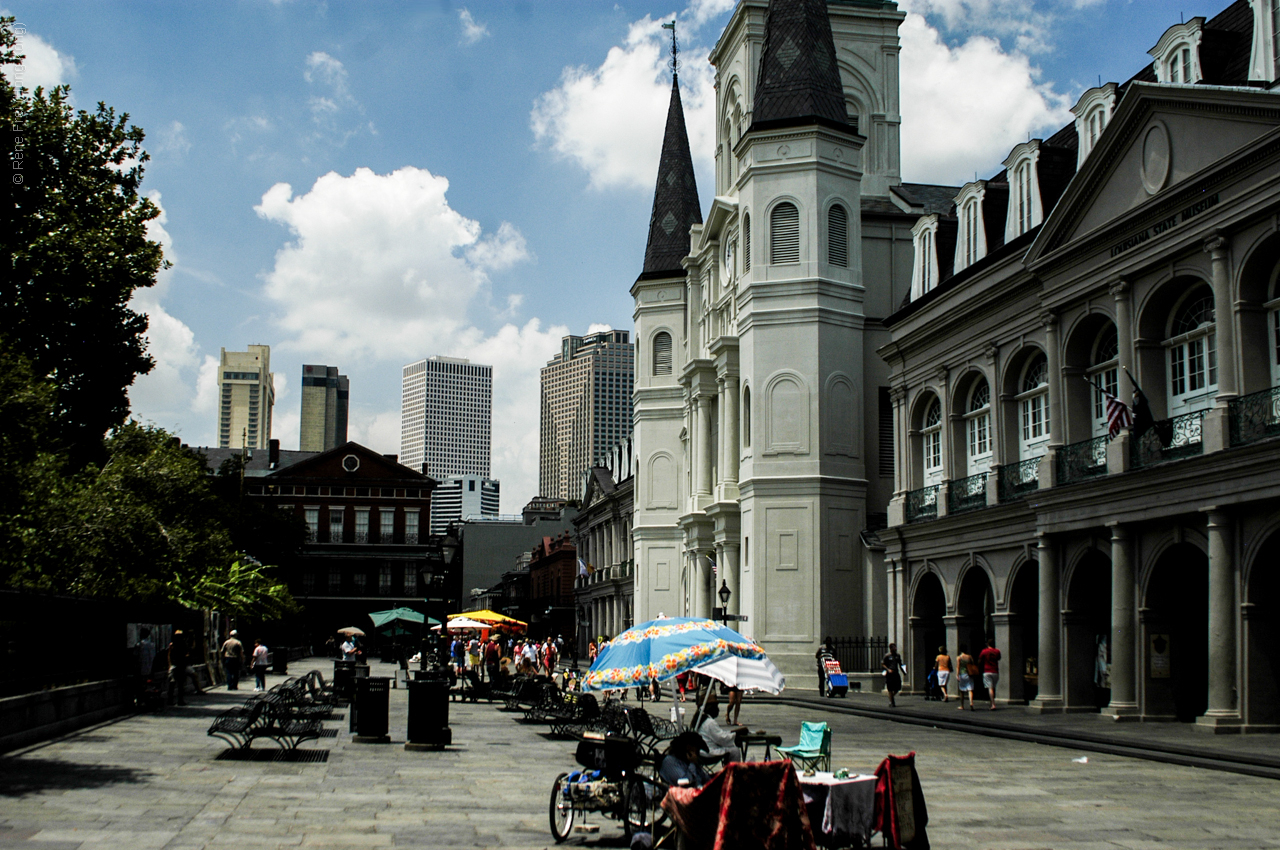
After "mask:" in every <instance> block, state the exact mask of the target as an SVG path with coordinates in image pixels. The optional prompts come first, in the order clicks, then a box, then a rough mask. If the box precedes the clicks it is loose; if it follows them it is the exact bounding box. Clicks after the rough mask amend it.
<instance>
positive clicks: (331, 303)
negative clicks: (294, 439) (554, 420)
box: [254, 167, 568, 511]
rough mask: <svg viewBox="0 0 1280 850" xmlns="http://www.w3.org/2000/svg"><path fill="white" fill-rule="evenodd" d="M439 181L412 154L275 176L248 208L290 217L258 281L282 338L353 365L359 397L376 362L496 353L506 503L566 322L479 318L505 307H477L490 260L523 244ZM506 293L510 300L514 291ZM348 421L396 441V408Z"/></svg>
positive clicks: (513, 492) (386, 368) (497, 452)
mask: <svg viewBox="0 0 1280 850" xmlns="http://www.w3.org/2000/svg"><path fill="white" fill-rule="evenodd" d="M448 188H449V181H448V180H447V179H445V178H444V177H442V176H439V175H434V174H431V173H430V172H429V171H426V170H424V169H419V168H412V167H406V168H401V169H399V170H397V171H394V172H392V173H390V174H376V173H374V172H373V171H371V170H369V169H367V168H360V169H357V170H356V171H355V173H353V174H351V175H349V176H342V175H339V174H336V173H330V174H326V175H324V176H322V177H320V178H319V179H318V180H316V182H315V184H314V185H313V186H312V187H311V189H310V190H309V191H307V192H306V193H304V194H300V195H295V194H294V192H293V189H292V187H290V186H289V185H287V184H284V183H280V184H277V185H275V186H272V187H271V189H269V190H268V191H267V192H266V193H265V194H264V195H263V196H262V202H261V203H260V204H259V205H258V206H257V207H255V208H254V209H255V210H256V211H257V212H258V214H259V215H260V216H262V217H263V218H265V219H267V220H269V221H274V222H277V223H279V224H282V225H285V226H286V227H288V228H289V230H290V232H291V234H292V240H291V241H290V242H288V243H287V244H285V245H284V246H283V247H282V248H281V249H280V250H279V251H278V252H277V253H276V258H275V264H274V267H273V268H272V270H271V271H270V272H269V273H268V274H267V276H266V286H265V291H266V295H267V297H268V298H269V299H270V300H271V301H273V302H274V303H275V304H276V305H277V307H278V309H279V313H278V315H277V317H276V321H277V324H278V325H279V327H280V328H281V330H282V332H283V336H284V339H283V340H282V341H281V342H280V343H279V346H278V347H279V350H280V351H282V352H285V353H286V354H288V355H289V356H293V355H295V354H296V355H299V356H301V357H302V358H303V360H304V362H322V363H331V364H335V365H338V366H339V368H341V369H342V371H343V373H344V374H347V375H349V376H350V378H351V384H352V396H353V403H354V404H355V405H358V402H357V401H356V399H358V397H359V392H360V387H362V386H370V385H371V384H372V383H373V382H374V380H375V375H379V374H380V375H382V376H384V377H385V376H386V375H388V373H390V374H393V375H397V376H398V375H399V371H400V367H401V366H402V365H403V364H405V363H407V362H410V361H411V360H415V359H418V358H420V357H424V356H430V355H437V354H439V355H447V356H453V357H469V358H471V359H472V360H474V361H476V362H479V363H486V364H489V365H492V366H493V368H494V376H493V474H494V476H495V477H497V478H499V479H501V480H502V482H503V484H502V489H503V492H504V496H503V499H504V504H505V506H506V507H505V509H507V510H511V511H514V510H516V509H518V508H519V507H520V505H523V503H524V500H527V499H528V498H529V497H531V496H533V495H535V494H536V493H537V464H538V435H537V430H538V428H537V419H536V414H535V415H534V416H533V417H532V418H531V414H530V411H537V410H538V397H539V390H538V374H539V370H540V369H541V367H542V366H543V365H544V364H545V363H546V361H547V360H548V359H550V358H551V356H552V355H553V354H554V353H555V351H556V350H557V348H558V347H559V342H560V337H561V336H563V335H564V334H565V333H567V332H568V331H567V330H566V329H565V328H563V327H551V328H546V329H545V330H544V329H543V327H542V325H541V323H540V322H539V321H538V320H537V319H532V320H529V321H527V322H525V323H524V324H523V325H521V326H517V325H514V324H506V325H504V326H501V327H500V328H499V329H498V330H497V331H496V332H494V333H492V334H490V333H486V332H485V331H483V330H481V328H480V327H479V326H478V325H480V324H486V325H492V324H496V322H497V321H500V317H501V316H502V313H500V312H498V311H493V310H490V309H489V308H488V307H487V301H488V293H489V278H488V273H489V272H490V271H492V270H497V269H504V268H510V267H511V266H513V265H515V264H517V263H520V262H522V261H525V260H527V259H528V257H529V253H528V248H527V246H526V245H525V241H524V237H523V236H522V235H521V234H520V232H519V231H518V230H517V229H516V228H515V227H513V226H512V225H510V224H509V223H503V224H501V225H500V226H499V227H498V228H497V230H496V231H495V232H493V233H488V234H486V233H484V232H483V230H482V228H481V226H480V224H479V222H476V221H474V220H472V219H469V218H466V217H465V216H463V215H461V214H460V213H458V212H457V211H456V210H454V209H452V208H451V207H450V206H449V203H448V200H447V198H446V193H447V191H448ZM516 305H518V301H517V302H516ZM505 306H506V311H510V310H512V309H513V304H512V302H510V301H508V302H507V304H506V305H505ZM274 349H275V347H274V346H273V350H274ZM310 358H315V359H310ZM383 383H385V381H384V382H383ZM397 383H398V381H397ZM277 409H279V400H277ZM276 421H277V423H279V424H278V425H277V427H276V428H275V429H274V431H275V434H276V436H280V437H282V438H283V437H288V436H289V434H288V432H286V431H285V430H284V429H285V427H286V424H285V423H287V422H291V421H292V420H289V419H287V418H285V417H278V418H277V420H276ZM393 424H394V427H393ZM293 427H294V430H295V431H296V425H294V426H293ZM350 435H351V437H352V439H356V440H358V441H360V442H365V441H366V440H367V441H369V444H370V447H371V448H375V449H377V450H378V451H380V452H385V453H398V452H399V450H400V446H399V442H400V440H399V411H398V410H395V411H386V410H382V411H378V410H376V408H375V409H374V411H373V412H371V413H364V412H361V411H360V409H359V407H358V406H353V408H352V418H351V423H350Z"/></svg>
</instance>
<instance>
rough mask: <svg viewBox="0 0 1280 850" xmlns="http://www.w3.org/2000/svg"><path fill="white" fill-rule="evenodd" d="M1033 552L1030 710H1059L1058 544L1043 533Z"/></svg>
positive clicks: (1060, 662)
mask: <svg viewBox="0 0 1280 850" xmlns="http://www.w3.org/2000/svg"><path fill="white" fill-rule="evenodd" d="M1038 547H1039V548H1038V550H1037V553H1036V558H1037V563H1038V564H1039V567H1040V606H1039V624H1038V625H1039V630H1038V631H1039V644H1040V647H1039V650H1038V652H1039V654H1038V655H1037V656H1036V666H1037V668H1038V669H1039V681H1038V683H1037V694H1036V698H1035V699H1034V700H1033V701H1032V702H1031V708H1032V710H1033V711H1038V712H1042V713H1045V712H1051V711H1061V710H1062V705H1063V702H1062V626H1061V623H1060V619H1059V618H1060V617H1061V613H1060V612H1061V610H1062V604H1061V598H1060V590H1059V583H1058V580H1059V572H1058V547H1057V545H1056V544H1055V543H1054V542H1053V541H1052V540H1050V539H1049V538H1048V537H1046V536H1043V535H1042V536H1041V537H1040V540H1039V542H1038Z"/></svg>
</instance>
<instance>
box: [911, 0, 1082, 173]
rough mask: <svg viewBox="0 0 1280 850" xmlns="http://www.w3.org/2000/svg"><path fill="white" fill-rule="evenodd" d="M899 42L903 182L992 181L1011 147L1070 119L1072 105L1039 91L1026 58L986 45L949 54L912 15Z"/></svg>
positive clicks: (973, 42)
mask: <svg viewBox="0 0 1280 850" xmlns="http://www.w3.org/2000/svg"><path fill="white" fill-rule="evenodd" d="M899 34H900V36H901V39H902V54H901V62H900V67H901V68H902V173H903V177H904V178H905V179H907V180H911V181H915V182H936V183H954V184H961V183H965V182H967V181H969V180H972V179H973V175H974V172H975V171H977V172H978V174H979V175H980V176H984V177H985V176H989V175H990V174H992V173H994V172H995V171H997V170H999V168H1000V163H1001V162H1002V161H1003V160H1004V158H1005V156H1006V155H1007V154H1008V153H1009V150H1010V149H1011V148H1012V147H1013V146H1014V145H1016V144H1018V143H1019V142H1022V141H1025V140H1026V139H1027V138H1028V136H1029V135H1034V134H1036V133H1037V132H1042V131H1045V130H1056V129H1058V128H1059V127H1060V126H1062V125H1063V124H1066V123H1067V122H1069V121H1070V120H1071V118H1072V116H1071V113H1070V111H1069V109H1068V108H1069V107H1070V105H1071V101H1070V100H1069V99H1068V98H1067V97H1066V96H1064V95H1060V94H1058V93H1056V92H1054V91H1053V89H1052V87H1051V86H1048V85H1040V84H1038V83H1037V82H1036V79H1035V72H1034V69H1033V68H1032V67H1031V63H1030V61H1029V60H1028V59H1027V57H1026V56H1025V55H1023V54H1020V53H1017V52H1013V53H1006V52H1004V51H1002V50H1001V48H1000V44H999V43H998V42H996V41H995V40H993V39H991V38H987V37H984V36H973V37H972V38H970V39H968V40H967V41H965V42H964V43H963V44H960V45H958V46H956V47H949V46H947V45H946V44H945V43H943V41H942V39H941V37H940V36H939V33H938V30H936V29H935V28H933V27H931V26H929V24H928V23H927V22H926V21H925V19H924V18H923V17H921V16H920V15H918V14H915V13H911V14H908V15H907V19H906V20H905V21H904V22H903V24H902V27H901V28H900V30H899Z"/></svg>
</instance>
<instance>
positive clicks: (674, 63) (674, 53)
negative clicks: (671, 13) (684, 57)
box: [662, 18, 680, 78]
mask: <svg viewBox="0 0 1280 850" xmlns="http://www.w3.org/2000/svg"><path fill="white" fill-rule="evenodd" d="M662 28H663V29H664V30H671V58H670V59H668V60H667V67H668V68H670V69H671V76H672V78H675V77H678V76H680V58H679V54H680V45H679V43H678V42H677V41H676V22H675V19H674V18H673V19H672V20H671V23H669V24H663V25H662Z"/></svg>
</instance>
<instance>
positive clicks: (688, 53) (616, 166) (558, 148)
mask: <svg viewBox="0 0 1280 850" xmlns="http://www.w3.org/2000/svg"><path fill="white" fill-rule="evenodd" d="M729 5H731V4H729V3H727V2H722V0H705V2H702V3H698V4H695V6H694V13H695V14H698V13H703V14H705V15H706V17H704V18H703V19H702V20H707V19H708V18H709V17H710V15H711V13H718V12H719V11H722V8H721V7H724V8H728V6H729ZM682 32H685V35H682V36H681V38H682V50H681V59H680V96H681V101H682V103H683V105H684V115H685V124H686V126H687V128H688V132H689V146H690V150H691V152H692V154H693V158H694V163H695V165H696V166H697V167H699V168H700V169H705V168H709V167H710V166H711V165H712V163H713V160H714V155H715V101H716V99H715V78H714V75H713V69H712V68H711V66H710V64H708V62H707V52H708V51H707V48H705V47H700V46H699V45H698V44H697V42H696V40H695V38H694V33H696V27H695V25H694V24H692V23H691V24H690V25H689V27H688V29H687V31H686V30H682ZM667 39H668V36H667V35H666V33H665V32H664V30H663V29H662V27H661V22H659V21H654V20H652V19H651V18H649V17H648V16H645V17H644V18H643V19H641V20H639V21H636V22H635V23H634V24H632V25H631V27H630V29H629V31H628V32H627V37H626V40H625V41H624V42H623V43H622V44H621V45H619V46H615V47H612V48H610V50H609V53H608V55H607V56H606V57H605V60H604V62H603V63H602V64H601V65H599V66H598V67H596V68H589V67H586V66H580V67H576V68H565V69H564V72H563V73H562V74H561V78H560V85H559V86H557V87H556V88H554V89H552V90H551V91H549V92H546V93H544V94H543V95H541V96H540V97H539V98H538V99H537V100H536V101H535V102H534V106H533V111H532V113H531V115H530V125H531V127H532V129H533V133H534V136H535V137H536V138H537V139H538V141H539V142H542V143H543V144H545V145H547V146H548V147H549V148H550V149H551V150H552V151H554V152H555V153H557V154H559V155H560V156H562V157H565V158H567V159H570V160H573V161H574V162H576V163H577V164H578V165H580V166H581V167H582V168H584V169H585V170H586V171H587V173H588V174H589V175H590V178H591V185H592V186H593V187H594V188H597V189H605V188H613V187H628V188H637V189H652V188H653V181H654V179H655V176H656V175H657V173H658V157H659V155H660V154H661V152H662V131H663V128H664V127H665V126H666V119H667V106H668V104H669V103H670V100H671V78H670V76H669V72H668V69H667V59H668V57H669V49H670V43H669V41H668V40H667Z"/></svg>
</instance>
